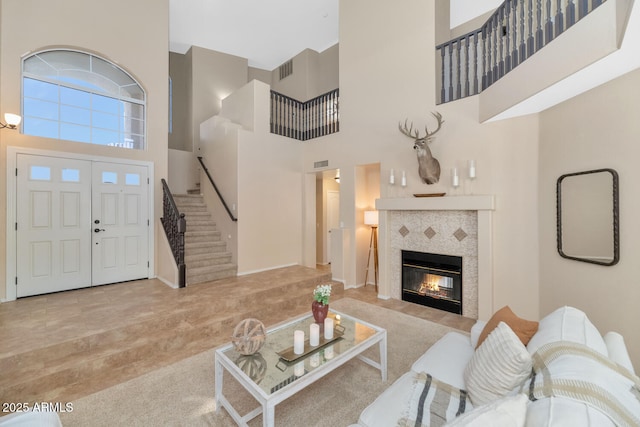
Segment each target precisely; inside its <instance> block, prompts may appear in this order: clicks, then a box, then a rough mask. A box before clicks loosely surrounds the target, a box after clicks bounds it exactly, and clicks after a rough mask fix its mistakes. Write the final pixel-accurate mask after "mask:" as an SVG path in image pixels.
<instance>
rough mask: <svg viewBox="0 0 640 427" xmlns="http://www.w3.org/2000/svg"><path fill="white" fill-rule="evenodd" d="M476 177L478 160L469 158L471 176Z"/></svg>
mask: <svg viewBox="0 0 640 427" xmlns="http://www.w3.org/2000/svg"><path fill="white" fill-rule="evenodd" d="M475 177H476V161H475V160H469V178H471V179H474V178H475Z"/></svg>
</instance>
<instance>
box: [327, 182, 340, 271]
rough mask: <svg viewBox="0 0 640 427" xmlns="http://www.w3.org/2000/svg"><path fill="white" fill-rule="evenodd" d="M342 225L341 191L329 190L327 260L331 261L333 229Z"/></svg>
mask: <svg viewBox="0 0 640 427" xmlns="http://www.w3.org/2000/svg"><path fill="white" fill-rule="evenodd" d="M339 227H340V192H338V191H327V244H326V246H325V247H326V248H327V262H329V263H331V230H333V229H335V228H339Z"/></svg>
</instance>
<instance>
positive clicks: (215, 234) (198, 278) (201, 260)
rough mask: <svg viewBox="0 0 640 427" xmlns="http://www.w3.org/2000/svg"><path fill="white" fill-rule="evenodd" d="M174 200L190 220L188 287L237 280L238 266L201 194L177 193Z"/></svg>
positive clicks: (188, 225)
mask: <svg viewBox="0 0 640 427" xmlns="http://www.w3.org/2000/svg"><path fill="white" fill-rule="evenodd" d="M173 199H174V200H175V202H176V205H177V206H178V209H179V210H180V212H181V213H184V216H185V219H186V220H187V232H186V233H185V236H184V237H185V244H184V253H185V264H186V266H187V285H193V284H196V283H202V282H210V281H212V280H218V279H224V278H227V277H235V276H236V275H237V273H238V266H237V265H235V264H233V263H232V254H231V252H228V251H227V244H226V243H225V242H224V241H223V240H222V236H221V233H220V231H218V230H217V229H216V223H215V222H214V221H213V219H212V217H211V214H210V213H209V211H208V210H207V205H206V204H205V203H204V199H203V198H202V196H201V195H200V194H174V195H173Z"/></svg>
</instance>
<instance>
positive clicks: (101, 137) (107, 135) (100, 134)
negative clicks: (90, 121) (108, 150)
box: [91, 128, 120, 147]
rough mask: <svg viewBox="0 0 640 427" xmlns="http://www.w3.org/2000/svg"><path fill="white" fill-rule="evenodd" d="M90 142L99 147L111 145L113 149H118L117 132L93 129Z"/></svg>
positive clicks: (118, 139)
mask: <svg viewBox="0 0 640 427" xmlns="http://www.w3.org/2000/svg"><path fill="white" fill-rule="evenodd" d="M91 142H93V143H94V144H99V145H112V146H115V147H119V145H118V143H119V142H120V138H119V134H118V132H111V131H108V130H102V129H95V128H94V129H93V137H92V138H91Z"/></svg>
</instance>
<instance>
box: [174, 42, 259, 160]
mask: <svg viewBox="0 0 640 427" xmlns="http://www.w3.org/2000/svg"><path fill="white" fill-rule="evenodd" d="M187 61H188V62H189V63H190V65H191V75H190V79H191V82H190V84H191V86H190V87H189V88H188V89H189V93H190V97H191V99H190V107H189V114H190V116H189V118H190V119H191V132H192V134H191V136H192V140H191V143H192V144H191V145H190V144H189V143H187V144H186V145H185V147H184V149H185V150H187V151H194V152H195V153H197V152H198V147H199V144H200V124H201V123H202V122H204V121H205V120H207V119H208V118H210V117H212V116H215V115H216V114H218V113H219V112H220V107H221V103H222V100H223V99H224V98H226V97H227V96H229V95H230V94H231V93H233V92H234V91H235V90H237V89H240V88H241V87H242V86H244V85H245V84H246V83H247V77H248V73H249V71H248V70H249V67H248V60H247V59H245V58H240V57H237V56H233V55H228V54H226V53H220V52H215V51H213V50H209V49H205V48H202V47H198V46H193V47H192V48H191V49H189V51H188V52H187Z"/></svg>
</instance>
